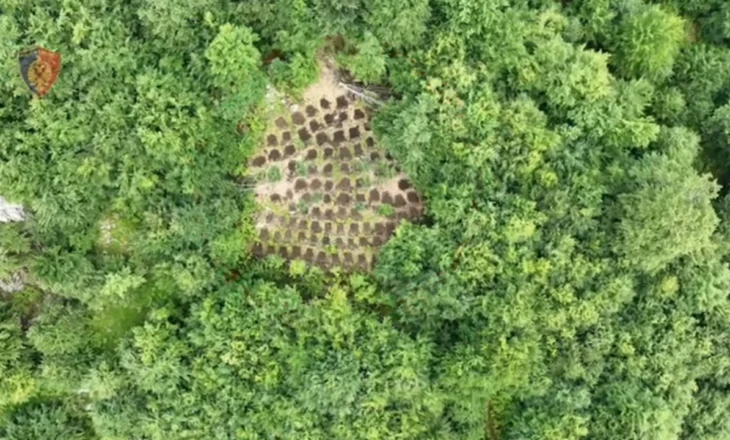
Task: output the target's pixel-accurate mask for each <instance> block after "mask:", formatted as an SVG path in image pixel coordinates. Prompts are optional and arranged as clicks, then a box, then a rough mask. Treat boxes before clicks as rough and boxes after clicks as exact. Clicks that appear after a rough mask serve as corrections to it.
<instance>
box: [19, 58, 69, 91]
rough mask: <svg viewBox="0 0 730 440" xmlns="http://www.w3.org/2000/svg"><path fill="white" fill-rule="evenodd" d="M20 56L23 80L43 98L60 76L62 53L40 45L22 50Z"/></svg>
mask: <svg viewBox="0 0 730 440" xmlns="http://www.w3.org/2000/svg"><path fill="white" fill-rule="evenodd" d="M18 58H19V61H20V74H21V76H22V77H23V80H24V81H25V83H26V84H27V85H28V88H29V89H30V91H31V92H33V93H34V94H35V95H36V96H38V97H41V98H42V97H43V96H44V95H45V94H46V93H48V91H49V90H51V87H52V86H53V83H55V82H56V79H57V78H58V74H59V72H60V71H61V54H59V53H56V52H52V51H50V50H47V49H44V48H42V47H38V48H34V49H30V50H26V51H24V52H21V53H20V54H19V55H18Z"/></svg>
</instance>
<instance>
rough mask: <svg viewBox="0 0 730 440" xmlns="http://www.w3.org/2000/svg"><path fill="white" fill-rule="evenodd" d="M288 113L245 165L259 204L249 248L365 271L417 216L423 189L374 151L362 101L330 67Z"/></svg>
mask: <svg viewBox="0 0 730 440" xmlns="http://www.w3.org/2000/svg"><path fill="white" fill-rule="evenodd" d="M287 111H288V114H286V113H285V114H283V115H282V114H280V115H277V116H276V117H275V119H274V120H273V121H272V123H271V124H270V128H269V130H268V132H267V134H266V136H265V137H264V145H263V146H262V148H261V149H260V150H259V151H258V152H257V154H255V155H254V156H253V158H252V159H251V162H250V164H249V165H250V168H249V172H250V174H251V176H252V177H253V178H254V180H255V182H256V185H255V194H256V199H257V201H258V204H259V207H260V209H259V212H258V214H257V218H256V228H257V230H258V233H259V240H258V242H257V243H256V244H255V245H254V253H255V254H256V255H258V256H264V255H269V254H277V255H280V256H282V257H284V258H288V259H302V260H306V261H309V262H310V263H313V264H316V265H318V266H321V267H323V268H333V267H337V266H339V267H343V268H345V269H359V270H370V268H372V265H373V262H374V258H375V256H376V253H377V250H378V249H379V248H380V247H381V246H382V245H383V244H384V243H385V242H386V241H387V240H388V238H389V237H390V236H391V235H392V234H393V232H394V231H395V229H396V227H397V225H398V223H399V222H401V221H403V220H411V221H413V220H416V219H418V218H420V217H421V215H422V213H423V202H422V198H421V196H420V194H418V193H417V192H416V190H415V189H414V188H413V187H412V186H411V184H410V182H409V180H408V176H406V175H405V174H403V173H402V172H401V171H400V169H399V167H398V165H397V164H396V163H395V162H394V161H393V159H392V158H391V157H390V156H389V155H388V154H387V153H386V152H385V151H383V150H381V149H380V148H378V145H377V141H376V139H375V137H374V135H373V132H372V130H371V127H370V111H369V109H368V108H367V107H366V105H365V103H363V102H362V101H359V100H358V99H356V97H354V96H352V95H348V94H347V93H346V91H345V90H343V89H341V88H339V87H337V85H336V83H334V77H333V75H332V72H331V71H329V70H327V69H325V71H324V73H323V75H322V77H321V79H320V81H319V83H317V84H315V85H314V86H312V87H311V88H310V89H309V90H307V91H306V92H305V93H304V102H303V103H302V104H299V105H294V106H291V107H290V108H289V109H288V110H287Z"/></svg>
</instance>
